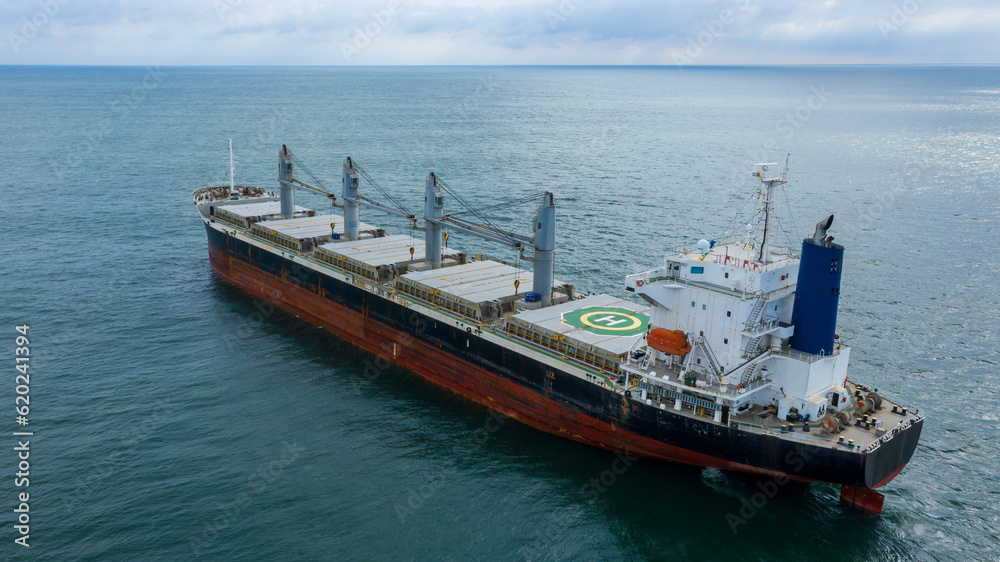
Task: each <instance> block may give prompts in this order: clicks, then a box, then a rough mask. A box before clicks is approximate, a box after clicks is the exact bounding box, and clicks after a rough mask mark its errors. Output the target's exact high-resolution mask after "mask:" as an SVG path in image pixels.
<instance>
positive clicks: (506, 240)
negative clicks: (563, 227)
mask: <svg viewBox="0 0 1000 562" xmlns="http://www.w3.org/2000/svg"><path fill="white" fill-rule="evenodd" d="M445 193H447V194H448V195H449V196H451V197H452V198H454V199H455V200H457V201H458V202H459V203H461V204H462V206H463V207H465V208H466V210H467V211H468V212H470V213H472V214H473V215H475V216H476V218H478V219H479V220H480V221H481V222H479V223H476V222H472V221H468V220H465V219H462V218H459V217H456V216H454V215H446V214H444V194H445ZM536 198H538V196H533V197H529V198H527V199H525V200H522V201H520V202H525V201H530V200H533V199H536ZM541 200H542V204H541V206H540V207H539V208H538V211H537V212H536V213H535V218H534V222H533V224H532V235H531V236H526V235H524V234H518V233H516V232H513V231H510V230H504V229H502V228H499V227H498V226H496V225H495V224H493V223H492V222H490V220H489V219H488V218H486V216H485V215H484V214H483V213H482V212H481V210H477V209H476V208H475V207H473V206H472V205H471V204H469V202H468V201H466V200H465V199H464V198H463V197H462V196H461V195H459V194H458V193H457V192H456V191H455V190H453V189H452V188H451V187H450V186H449V185H448V184H447V183H445V182H444V180H442V179H441V178H440V177H438V176H437V175H436V174H434V172H431V173H430V174H428V176H427V182H426V194H425V196H424V223H425V224H426V228H425V235H426V242H425V245H424V248H425V252H426V253H425V258H426V260H427V261H428V262H429V263H430V264H431V266H432V267H434V268H438V267H441V242H442V230H443V229H444V228H451V229H453V230H457V231H459V232H464V233H466V234H470V235H472V236H476V237H478V238H482V239H483V240H489V241H491V242H499V243H500V244H504V245H507V246H510V247H512V248H515V249H517V250H519V251H521V252H524V250H525V248H527V247H528V246H531V247H532V248H533V249H534V252H535V253H534V255H533V256H523V255H522V257H521V259H525V260H528V261H533V262H535V269H534V274H533V281H532V291H534V292H536V293H538V294H540V295H541V301H542V306H549V305H550V304H551V302H552V283H553V277H554V269H555V249H556V204H555V199H554V198H553V197H552V194H551V193H549V192H547V191H546V192H545V193H543V194H542V195H541ZM513 203H515V202H511V203H508V204H513Z"/></svg>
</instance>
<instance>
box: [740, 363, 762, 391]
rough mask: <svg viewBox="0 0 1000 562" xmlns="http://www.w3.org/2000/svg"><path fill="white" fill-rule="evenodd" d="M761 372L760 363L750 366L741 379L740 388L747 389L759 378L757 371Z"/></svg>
mask: <svg viewBox="0 0 1000 562" xmlns="http://www.w3.org/2000/svg"><path fill="white" fill-rule="evenodd" d="M759 370H760V362H757V363H754V364H753V365H750V366H749V367H747V368H746V369H744V370H743V376H742V377H740V386H742V387H743V388H746V387H747V385H748V384H749V383H750V381H752V380H753V379H754V377H756V376H757V371H759Z"/></svg>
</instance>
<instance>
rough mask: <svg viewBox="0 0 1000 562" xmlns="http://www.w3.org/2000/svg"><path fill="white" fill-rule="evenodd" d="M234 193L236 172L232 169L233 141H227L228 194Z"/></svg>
mask: <svg viewBox="0 0 1000 562" xmlns="http://www.w3.org/2000/svg"><path fill="white" fill-rule="evenodd" d="M234 191H236V172H235V171H234V169H233V139H229V193H233V192H234Z"/></svg>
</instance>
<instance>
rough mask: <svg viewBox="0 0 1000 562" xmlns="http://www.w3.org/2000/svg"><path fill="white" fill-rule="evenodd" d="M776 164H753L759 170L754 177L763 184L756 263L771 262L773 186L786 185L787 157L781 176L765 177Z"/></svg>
mask: <svg viewBox="0 0 1000 562" xmlns="http://www.w3.org/2000/svg"><path fill="white" fill-rule="evenodd" d="M777 165H778V164H777V162H766V163H763V164H755V166H760V170H758V171H757V172H754V177H756V178H757V179H759V180H760V182H761V183H762V184H764V188H765V189H764V240H763V241H762V242H761V245H760V256H758V258H757V261H759V262H760V263H762V264H765V263H767V262H769V261H771V229H772V226H771V213H772V212H773V206H774V200H773V195H774V186H776V185H782V184H784V183H786V181H785V177H786V176H787V174H788V157H787V156H786V157H785V169H784V170H782V172H781V175H780V176H777V177H768V176H767V167H768V166H777Z"/></svg>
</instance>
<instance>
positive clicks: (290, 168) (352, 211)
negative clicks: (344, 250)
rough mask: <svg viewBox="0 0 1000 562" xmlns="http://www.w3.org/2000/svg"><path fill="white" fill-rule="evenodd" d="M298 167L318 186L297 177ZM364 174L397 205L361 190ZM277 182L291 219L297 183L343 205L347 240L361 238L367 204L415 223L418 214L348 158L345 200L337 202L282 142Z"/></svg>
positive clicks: (283, 211) (286, 215) (286, 214)
mask: <svg viewBox="0 0 1000 562" xmlns="http://www.w3.org/2000/svg"><path fill="white" fill-rule="evenodd" d="M295 168H299V169H301V170H302V171H304V172H305V173H306V175H307V176H309V178H310V179H312V181H313V182H315V183H316V185H310V184H308V183H305V182H303V181H300V180H298V179H296V178H295V173H294V170H295ZM359 174H360V175H361V176H363V177H364V178H365V179H366V180H368V181H369V182H370V183H371V184H372V185H373V186H374V187H375V188H376V189H378V190H379V191H380V192H382V194H383V195H385V196H386V197H387V198H388V199H389V200H390V201H391V202H392V203H393V205H395V206H394V207H390V206H388V205H383V204H382V203H379V202H378V201H374V200H372V199H369V198H368V197H365V196H363V195H361V194H359V193H358V175H359ZM278 183H279V184H280V186H281V214H282V216H283V217H284V218H291V217H292V215H293V213H294V212H295V186H299V187H302V188H304V189H307V190H309V191H312V192H314V193H318V194H320V195H322V196H324V197H327V198H329V199H330V200H331V201H332V202H333V205H334V206H335V207H342V208H343V209H344V223H345V228H344V234H345V238H346V239H347V240H357V239H358V228H359V224H360V223H359V220H358V207H359V206H365V207H368V208H370V209H375V210H377V211H382V212H384V213H388V214H390V215H396V216H400V217H403V218H405V219H408V220H410V221H413V222H414V223H415V222H416V220H417V219H416V217H414V215H413V213H411V212H410V211H408V210H406V208H405V207H403V205H402V204H401V203H400V202H399V201H398V200H397V199H396V198H395V197H393V196H392V195H390V194H389V193H388V192H387V191H386V190H385V189H384V188H383V187H382V186H381V185H379V184H378V182H376V181H375V180H374V179H372V177H371V176H370V175H368V173H367V172H365V171H364V169H363V168H361V167H360V166H357V165H356V164H355V163H354V162H353V161H352V160H351V159H350V158H349V157H348V158H347V161H346V162H344V179H343V190H342V198H343V200H344V202H343V203H342V204H338V203H337V196H336V195H335V194H333V193H331V192H330V190H329V189H327V188H326V186H324V185H323V183H322V182H321V181H320V180H319V179H318V178H317V177H316V176H315V175H313V173H312V172H310V171H309V168H306V166H305V164H303V163H302V162H301V161H299V159H297V158H295V156H293V155H292V152H291V151H290V150H288V147H287V146H285V145H281V150H280V151H279V152H278Z"/></svg>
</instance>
